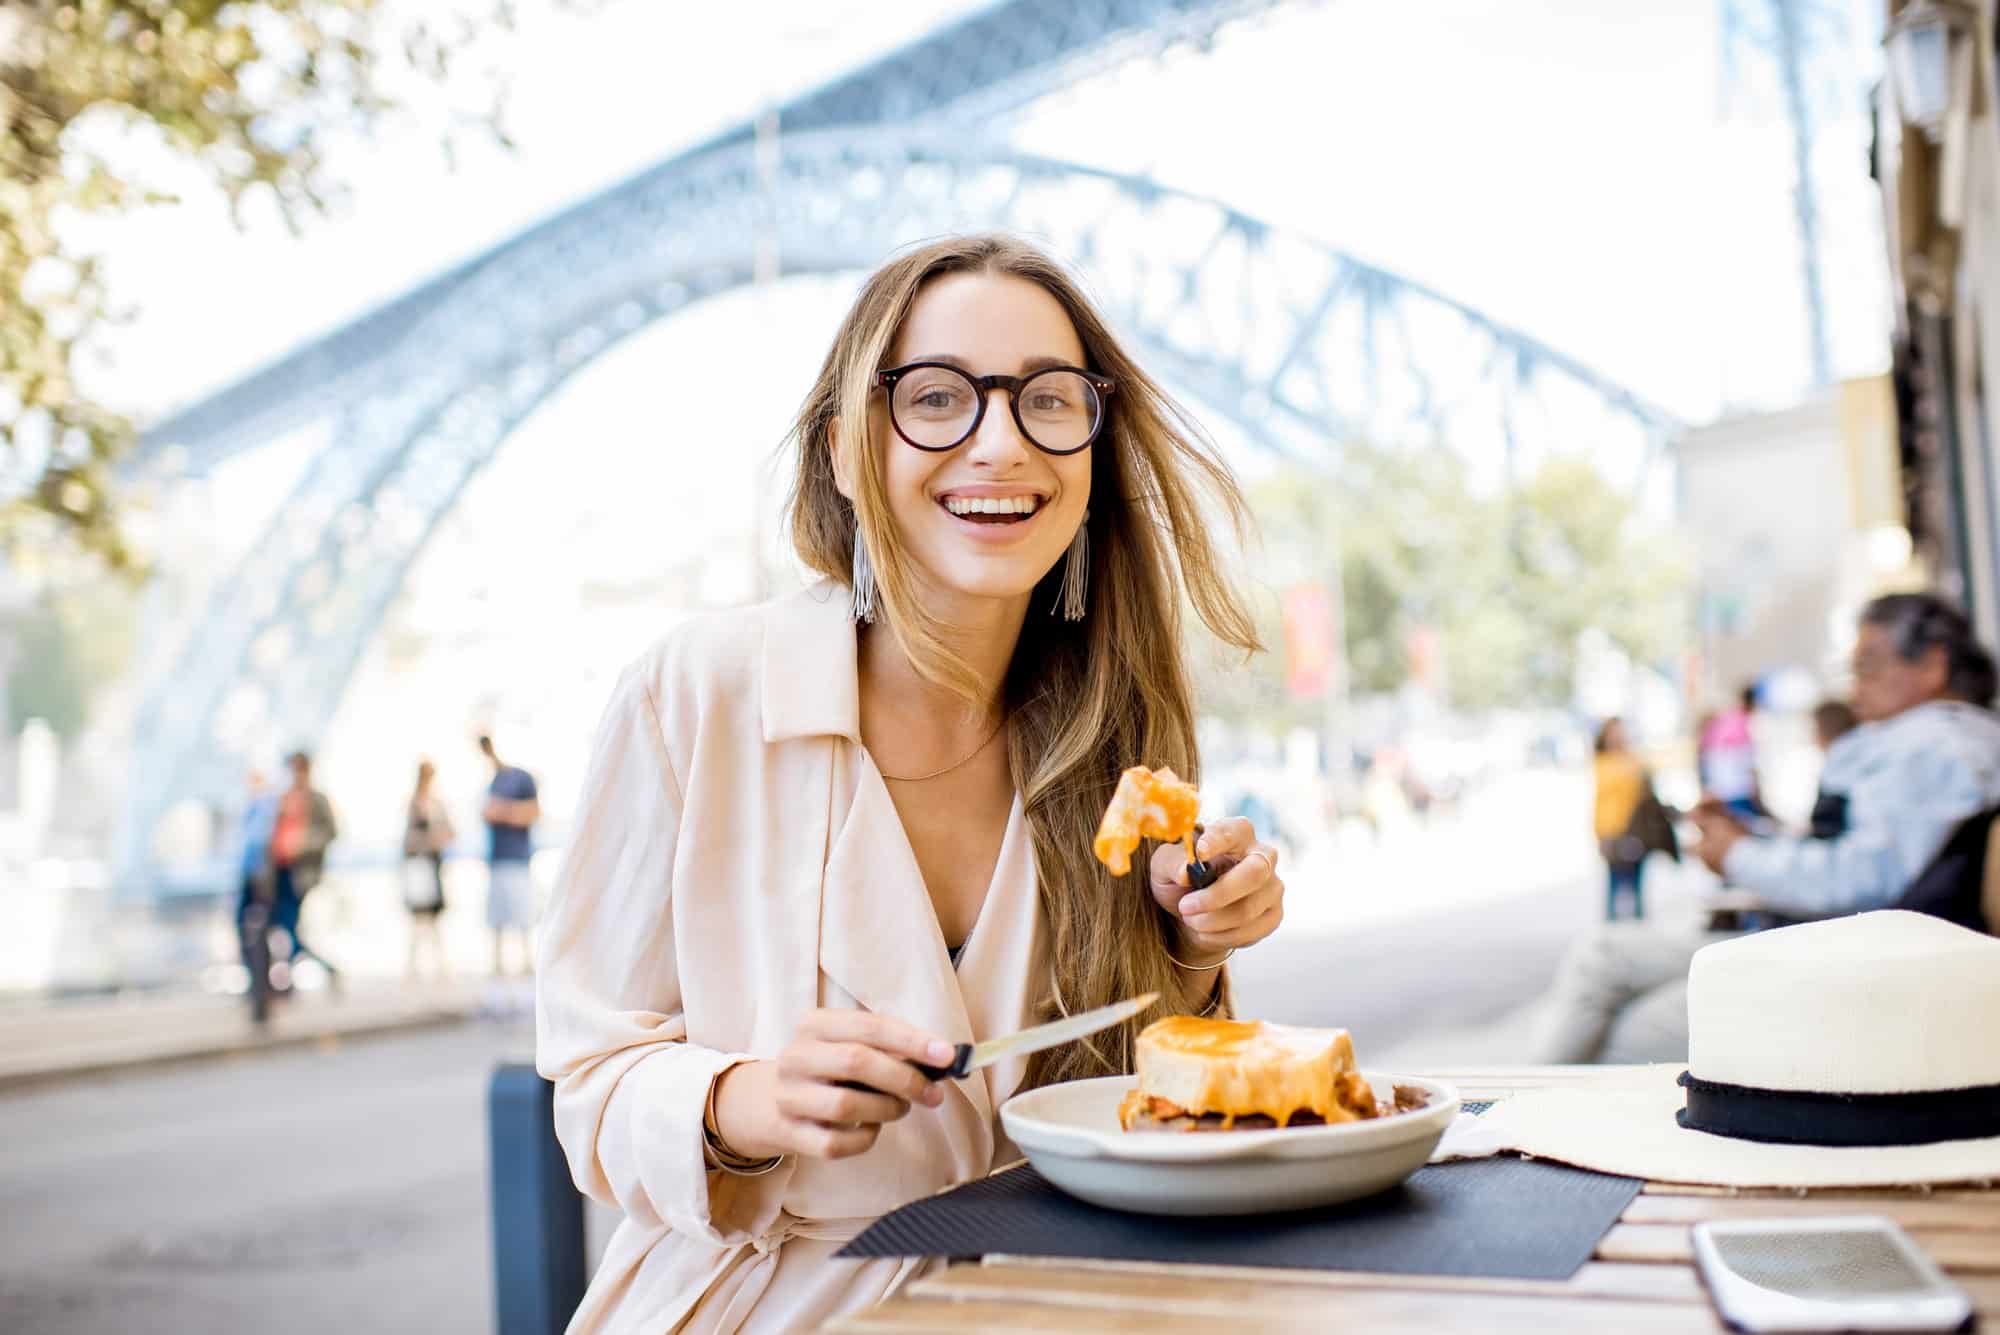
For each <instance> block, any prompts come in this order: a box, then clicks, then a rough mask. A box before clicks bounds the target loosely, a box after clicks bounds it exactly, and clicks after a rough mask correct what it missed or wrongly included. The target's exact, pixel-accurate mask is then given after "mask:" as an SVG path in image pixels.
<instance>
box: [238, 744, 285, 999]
mask: <svg viewBox="0 0 2000 1335" xmlns="http://www.w3.org/2000/svg"><path fill="white" fill-rule="evenodd" d="M245 788H246V789H247V791H248V793H249V800H248V801H247V802H246V803H245V804H244V807H243V825H242V831H241V834H240V836H239V837H240V838H241V839H242V843H243V847H242V850H241V853H240V855H239V856H238V859H237V896H236V942H237V946H238V948H239V949H240V950H241V951H242V955H243V968H244V970H245V971H246V972H247V973H248V974H249V976H250V977H249V986H250V997H251V1005H252V1008H253V1011H254V1013H255V1014H256V1017H257V1018H258V1019H260V1020H261V1019H262V1018H263V1010H264V1008H263V1001H264V998H265V997H266V996H267V995H268V994H269V989H270V986H271V942H270V930H271V901H272V899H273V897H274V893H275V892H274V889H273V886H272V883H271V829H272V826H273V825H275V824H276V822H277V817H278V796H277V794H276V793H273V792H272V791H271V782H270V780H269V779H268V778H266V777H265V775H264V771H262V770H254V769H253V770H251V771H250V774H249V778H248V780H247V782H246V784H245Z"/></svg>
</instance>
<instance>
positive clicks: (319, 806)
mask: <svg viewBox="0 0 2000 1335" xmlns="http://www.w3.org/2000/svg"><path fill="white" fill-rule="evenodd" d="M285 764H286V765H287V766H288V767H289V768H290V769H291V772H292V782H291V786H290V787H288V788H286V789H285V791H284V792H283V793H282V794H281V795H280V796H279V798H278V803H277V816H276V819H275V820H274V821H273V823H272V826H271V882H272V887H273V890H274V892H275V893H274V895H273V902H272V907H271V921H272V924H273V925H274V926H277V927H281V928H283V929H284V932H285V935H286V936H287V937H289V938H291V943H292V947H291V955H290V960H291V962H292V963H294V964H296V963H297V962H298V961H299V959H300V958H301V957H304V958H308V959H312V960H316V961H318V963H319V965H320V967H321V968H323V969H325V970H326V973H327V979H328V981H329V982H331V983H332V984H333V985H334V986H335V987H338V986H339V985H340V970H338V969H336V968H334V967H333V964H332V963H331V962H330V961H329V960H328V959H327V958H326V956H324V955H322V954H320V953H319V952H318V951H317V950H314V949H313V948H312V947H311V946H308V945H307V944H306V943H305V940H304V939H303V938H302V937H301V936H300V935H299V917H300V915H301V913H302V912H303V911H304V909H305V898H306V896H307V895H309V894H311V893H312V891H313V889H314V887H316V886H317V885H318V884H319V883H320V878H321V877H322V876H323V875H324V874H325V872H326V850H327V848H328V846H329V845H331V844H332V843H333V841H334V839H335V838H337V837H338V836H339V834H340V827H339V826H338V825H337V824H336V823H335V821H334V819H333V804H332V803H331V802H329V801H327V799H326V794H325V793H322V792H320V791H319V790H318V789H316V788H314V787H313V786H312V757H311V756H309V755H307V754H306V753H305V752H303V751H294V752H292V754H291V755H290V756H288V757H287V758H286V760H285Z"/></svg>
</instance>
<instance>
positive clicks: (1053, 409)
mask: <svg viewBox="0 0 2000 1335" xmlns="http://www.w3.org/2000/svg"><path fill="white" fill-rule="evenodd" d="M1067 407H1069V402H1068V400H1066V399H1064V398H1063V396H1062V395H1060V394H1053V393H1042V394H1034V395H1031V396H1029V399H1028V411H1029V412H1033V413H1059V412H1061V411H1062V410H1063V409H1065V408H1067Z"/></svg>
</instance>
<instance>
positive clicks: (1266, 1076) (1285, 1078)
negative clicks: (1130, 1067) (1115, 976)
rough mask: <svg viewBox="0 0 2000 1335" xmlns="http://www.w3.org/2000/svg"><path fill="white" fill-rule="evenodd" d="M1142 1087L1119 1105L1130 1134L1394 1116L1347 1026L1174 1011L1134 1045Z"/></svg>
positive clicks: (1120, 1117)
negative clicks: (1365, 1074)
mask: <svg viewBox="0 0 2000 1335" xmlns="http://www.w3.org/2000/svg"><path fill="white" fill-rule="evenodd" d="M1135 1059H1136V1065H1137V1067H1138V1073H1139V1083H1138V1086H1137V1087H1136V1088H1134V1089H1133V1091H1132V1092H1131V1093H1130V1094H1128V1095H1126V1096H1125V1099H1124V1101H1123V1102H1122V1103H1120V1104H1119V1106H1118V1123H1119V1125H1120V1126H1122V1127H1124V1129H1125V1130H1127V1131H1229V1130H1253V1129H1269V1128H1272V1127H1280V1126H1318V1125H1321V1124H1323V1123H1327V1122H1354V1121H1359V1120H1361V1119H1363V1118H1369V1117H1376V1116H1379V1115H1381V1113H1382V1112H1385V1111H1389V1112H1393V1111H1395V1108H1394V1106H1393V1105H1392V1106H1391V1107H1390V1108H1387V1109H1379V1108H1378V1107H1377V1106H1376V1101H1375V1093H1374V1091H1373V1090H1371V1089H1370V1088H1369V1087H1368V1082H1367V1081H1366V1080H1363V1079H1362V1078H1361V1073H1360V1072H1359V1071H1358V1070H1356V1069H1355V1066H1354V1044H1353V1042H1352V1040H1350V1039H1349V1038H1348V1036H1347V1031H1346V1030H1345V1029H1301V1028H1294V1027H1292V1026H1290V1025H1278V1024H1263V1023H1260V1022H1256V1021H1243V1020H1209V1019H1201V1018H1198V1017H1196V1016H1192V1015H1172V1016H1168V1017H1167V1018H1166V1019H1164V1020H1157V1021H1155V1022H1154V1023H1152V1024H1150V1025H1147V1026H1146V1028H1145V1029H1143V1030H1141V1031H1140V1033H1139V1038H1138V1042H1137V1046H1136V1048H1135Z"/></svg>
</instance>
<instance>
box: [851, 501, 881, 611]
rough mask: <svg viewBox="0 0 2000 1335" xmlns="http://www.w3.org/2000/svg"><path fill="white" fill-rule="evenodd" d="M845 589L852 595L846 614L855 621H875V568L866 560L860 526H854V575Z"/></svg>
mask: <svg viewBox="0 0 2000 1335" xmlns="http://www.w3.org/2000/svg"><path fill="white" fill-rule="evenodd" d="M847 587H848V589H849V591H850V592H851V593H852V594H853V603H852V604H851V605H850V607H849V609H848V612H849V615H850V616H852V617H853V618H854V619H855V620H856V621H858V622H862V623H867V622H871V621H873V620H874V619H875V566H874V563H873V562H871V561H869V559H868V544H867V543H865V542H863V541H862V540H861V526H860V525H859V524H856V525H855V526H854V573H853V575H852V576H851V577H850V578H849V580H848V583H847Z"/></svg>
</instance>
